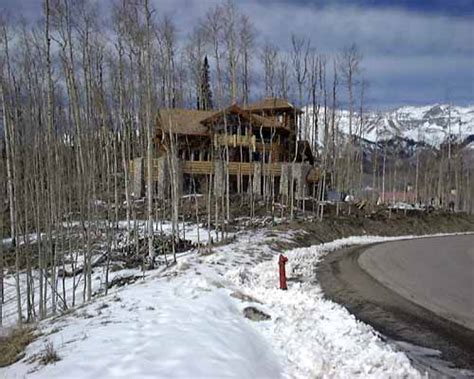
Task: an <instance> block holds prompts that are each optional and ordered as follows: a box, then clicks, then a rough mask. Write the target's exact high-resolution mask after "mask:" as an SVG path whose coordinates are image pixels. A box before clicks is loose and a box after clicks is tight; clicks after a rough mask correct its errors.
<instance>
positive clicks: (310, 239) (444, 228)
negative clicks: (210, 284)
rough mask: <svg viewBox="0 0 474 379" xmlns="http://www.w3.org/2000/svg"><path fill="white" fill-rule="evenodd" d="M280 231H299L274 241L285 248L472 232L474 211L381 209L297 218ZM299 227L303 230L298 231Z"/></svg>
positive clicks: (277, 245) (280, 226)
mask: <svg viewBox="0 0 474 379" xmlns="http://www.w3.org/2000/svg"><path fill="white" fill-rule="evenodd" d="M275 229H276V230H280V231H293V232H294V231H296V232H297V233H296V235H294V237H293V238H292V241H290V242H287V241H283V242H279V241H275V243H274V245H275V247H277V248H279V249H281V250H285V249H291V248H295V247H307V246H311V245H317V244H320V243H325V242H330V241H333V240H335V239H339V238H344V237H350V236H360V235H374V236H375V235H377V236H401V235H423V234H436V233H455V232H473V231H474V215H468V214H452V213H434V212H433V213H423V212H419V213H415V214H408V215H405V214H404V213H403V212H401V213H392V214H391V216H390V217H388V216H387V215H381V214H380V213H374V214H373V215H371V214H369V215H366V216H363V217H359V216H357V215H352V216H339V217H327V218H325V219H324V220H323V221H319V220H312V221H299V220H295V221H292V222H289V223H286V224H281V225H278V226H276V227H275ZM298 231H300V233H298Z"/></svg>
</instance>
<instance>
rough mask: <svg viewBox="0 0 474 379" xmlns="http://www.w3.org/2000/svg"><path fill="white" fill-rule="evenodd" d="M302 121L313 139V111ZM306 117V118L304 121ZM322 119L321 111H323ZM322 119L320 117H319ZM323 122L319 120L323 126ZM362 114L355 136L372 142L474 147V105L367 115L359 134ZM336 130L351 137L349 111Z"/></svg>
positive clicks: (343, 113) (321, 137) (340, 115)
mask: <svg viewBox="0 0 474 379" xmlns="http://www.w3.org/2000/svg"><path fill="white" fill-rule="evenodd" d="M304 111H305V115H303V118H302V122H303V124H304V125H306V130H307V131H308V132H307V138H308V139H312V135H313V133H314V132H313V129H314V128H312V126H311V125H312V122H311V119H312V117H311V115H312V108H311V107H306V108H305V109H304ZM305 117H306V119H305ZM320 117H322V112H321V111H320ZM320 119H321V118H320ZM322 124H323V122H321V121H320V125H322ZM360 124H361V122H360V115H359V114H357V113H356V112H355V113H354V114H353V122H352V133H353V134H355V135H357V136H358V137H361V138H363V139H366V140H368V141H370V142H376V141H379V142H380V141H389V140H393V139H395V140H404V141H406V142H414V143H415V144H418V143H419V144H423V145H430V146H432V147H436V148H438V147H439V146H440V145H441V144H443V143H444V142H446V141H448V137H449V136H450V139H451V141H452V142H456V143H463V144H464V145H466V146H468V145H469V146H470V147H472V146H473V145H474V105H471V106H467V107H461V106H452V105H447V104H437V105H430V106H420V107H415V106H405V107H401V108H398V109H395V110H393V111H388V112H367V113H365V114H364V115H363V128H362V133H360ZM336 127H337V129H338V130H339V131H340V132H341V133H342V135H348V134H349V111H347V110H340V111H338V112H337V115H336ZM319 129H320V130H319V133H318V134H319V135H318V140H319V142H320V143H322V142H323V140H324V130H322V129H324V127H322V126H320V128H319Z"/></svg>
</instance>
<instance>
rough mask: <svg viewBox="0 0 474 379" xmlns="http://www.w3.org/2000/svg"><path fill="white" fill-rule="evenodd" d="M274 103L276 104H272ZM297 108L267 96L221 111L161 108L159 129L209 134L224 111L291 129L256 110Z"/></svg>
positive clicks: (259, 122) (272, 125)
mask: <svg viewBox="0 0 474 379" xmlns="http://www.w3.org/2000/svg"><path fill="white" fill-rule="evenodd" d="M271 104H274V105H271ZM289 108H291V109H296V108H293V106H292V105H291V104H290V103H289V102H287V101H286V100H283V99H277V98H271V99H270V98H267V99H265V100H262V101H260V102H257V103H254V104H250V105H249V106H247V107H245V108H241V107H240V106H238V105H237V104H233V105H231V106H230V107H228V108H226V109H223V110H220V111H201V110H196V109H178V108H176V109H169V108H165V109H160V111H159V116H158V123H157V127H158V129H160V130H162V131H163V132H165V133H168V132H169V131H170V130H171V132H172V133H175V134H182V135H195V136H208V135H209V126H208V125H209V124H210V123H212V122H213V121H216V120H218V119H219V117H221V116H222V115H223V114H224V113H237V114H239V115H240V116H242V117H243V118H245V119H247V120H249V121H250V122H251V123H252V124H254V125H256V126H257V125H258V126H260V125H261V126H263V127H267V128H281V129H284V130H287V131H290V132H291V130H290V129H288V128H287V127H285V126H284V125H283V123H281V122H279V121H278V120H276V119H275V118H267V117H263V116H261V115H259V114H256V113H255V112H256V111H258V110H263V109H289Z"/></svg>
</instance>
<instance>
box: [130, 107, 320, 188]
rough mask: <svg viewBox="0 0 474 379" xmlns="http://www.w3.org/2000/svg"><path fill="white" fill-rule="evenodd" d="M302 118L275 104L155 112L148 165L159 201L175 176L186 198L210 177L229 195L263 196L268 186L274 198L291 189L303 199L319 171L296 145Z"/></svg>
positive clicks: (307, 152)
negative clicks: (224, 186)
mask: <svg viewBox="0 0 474 379" xmlns="http://www.w3.org/2000/svg"><path fill="white" fill-rule="evenodd" d="M301 114H302V111H301V110H299V109H298V108H296V107H294V106H293V105H292V104H291V103H289V102H288V101H286V100H283V99H278V98H267V99H264V100H261V101H257V102H255V103H252V104H249V105H248V106H245V107H241V106H239V105H237V104H233V105H231V106H230V107H228V108H225V109H222V110H217V111H202V110H190V109H162V110H160V112H159V117H158V120H157V129H156V139H155V146H156V157H155V160H154V163H153V166H154V170H153V172H154V174H153V175H154V177H155V180H156V181H157V182H158V186H157V188H158V192H159V195H162V196H166V192H167V188H168V187H169V185H168V183H169V182H170V175H171V172H174V173H175V175H177V176H179V182H180V183H181V184H180V187H181V188H182V189H183V191H185V192H186V191H191V190H192V191H197V192H203V191H205V189H204V188H203V187H204V186H205V184H206V183H207V182H208V177H209V176H212V178H213V180H214V183H215V184H216V188H217V187H219V186H218V185H217V183H216V181H219V180H220V181H222V180H225V178H227V177H228V178H229V183H228V186H229V188H230V190H231V191H232V192H244V191H253V192H254V193H255V194H262V193H263V191H265V190H271V188H266V187H269V186H273V188H274V189H275V193H277V194H282V195H288V191H289V188H290V187H289V186H290V183H294V185H295V186H297V187H298V189H297V191H298V193H299V194H300V196H304V193H308V189H309V188H310V187H311V186H312V185H314V183H316V182H317V181H318V179H319V171H318V169H317V167H315V166H314V158H313V155H312V152H311V148H310V147H309V144H308V143H307V142H306V141H298V142H297V139H296V126H297V125H298V122H299V117H300V115H301ZM171 158H173V160H171ZM139 159H140V158H138V159H137V160H135V165H134V173H135V175H136V176H137V179H136V181H138V182H139V181H140V179H139V173H138V171H143V168H142V166H143V160H142V163H140V162H139ZM138 166H140V168H141V169H139V168H138ZM145 172H146V171H145ZM269 179H271V180H269ZM137 191H138V189H136V190H135V192H137Z"/></svg>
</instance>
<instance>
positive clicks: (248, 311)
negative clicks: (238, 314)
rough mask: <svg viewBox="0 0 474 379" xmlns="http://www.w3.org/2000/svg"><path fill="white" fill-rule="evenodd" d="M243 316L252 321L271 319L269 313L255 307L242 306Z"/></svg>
mask: <svg viewBox="0 0 474 379" xmlns="http://www.w3.org/2000/svg"><path fill="white" fill-rule="evenodd" d="M244 316H245V317H247V318H248V319H249V320H252V321H267V320H270V319H271V316H270V315H267V314H266V313H265V312H263V311H261V310H260V309H258V308H255V307H246V308H244Z"/></svg>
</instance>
